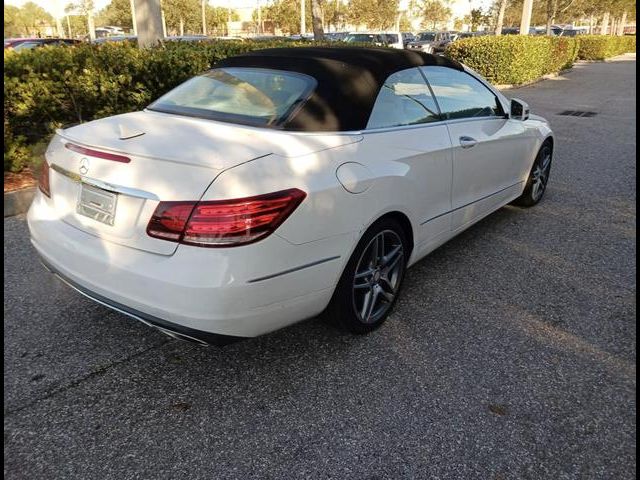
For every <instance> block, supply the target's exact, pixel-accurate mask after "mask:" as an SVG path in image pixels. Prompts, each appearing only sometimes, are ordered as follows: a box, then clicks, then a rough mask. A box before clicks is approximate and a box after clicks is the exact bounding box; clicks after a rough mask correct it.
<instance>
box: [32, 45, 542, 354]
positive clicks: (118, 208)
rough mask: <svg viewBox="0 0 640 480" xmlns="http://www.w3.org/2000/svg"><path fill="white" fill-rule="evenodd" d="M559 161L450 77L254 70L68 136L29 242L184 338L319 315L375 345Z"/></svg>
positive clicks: (52, 154)
mask: <svg viewBox="0 0 640 480" xmlns="http://www.w3.org/2000/svg"><path fill="white" fill-rule="evenodd" d="M553 142H554V140H553V137H552V132H551V130H550V128H549V125H548V124H547V122H546V121H545V120H544V119H542V118H540V117H536V116H533V115H529V109H528V107H527V106H526V104H525V103H524V102H521V101H518V100H511V101H509V100H507V99H506V98H505V97H504V96H503V95H502V94H501V93H500V92H498V91H496V90H495V89H494V88H493V87H492V86H491V85H489V84H488V83H487V82H486V81H484V80H483V79H482V78H480V77H479V76H478V75H477V74H475V73H474V72H473V71H471V70H470V69H468V68H466V67H464V66H463V65H460V64H458V63H456V62H454V61H451V60H448V59H445V58H443V57H436V56H432V55H428V54H425V53H422V52H410V51H406V50H393V49H361V48H346V47H345V48H296V49H269V50H262V51H255V52H249V53H246V54H244V55H241V56H237V57H231V58H227V59H225V60H222V61H221V62H219V63H218V64H217V65H216V66H215V68H213V69H212V70H211V71H209V72H207V73H205V74H203V75H200V76H198V77H195V78H193V79H191V80H189V81H187V82H185V83H184V84H182V85H180V86H178V87H177V88H175V89H174V90H172V91H170V92H169V93H167V94H166V95H164V96H163V97H161V98H160V99H158V100H157V101H156V102H154V103H152V104H151V105H150V106H149V107H148V108H146V109H145V110H144V111H141V112H135V113H128V114H124V115H118V116H114V117H110V118H104V119H101V120H96V121H93V122H89V123H85V124H82V125H78V126H75V127H72V128H69V129H66V130H60V131H58V133H57V135H55V137H54V138H53V140H52V141H51V144H50V145H49V147H48V149H47V152H46V163H45V165H44V169H43V176H42V179H41V183H40V192H39V193H38V194H37V195H36V197H35V199H34V201H33V204H32V206H31V208H30V210H29V214H28V224H29V229H30V232H31V239H32V242H33V245H34V246H35V248H36V250H37V251H38V253H39V254H40V255H41V257H42V260H43V263H44V264H45V265H46V266H47V267H48V268H49V269H50V270H51V271H52V272H54V273H55V274H56V275H57V276H59V277H60V278H62V279H63V280H64V281H65V282H67V283H68V284H69V285H71V286H72V287H74V288H76V289H77V290H79V291H80V292H82V293H83V294H84V295H86V296H87V297H89V298H92V299H93V300H96V301H97V302H100V303H102V304H104V305H106V306H108V307H111V308H114V309H115V310H118V311H120V312H122V313H124V314H127V315H129V316H131V317H133V318H136V319H138V320H140V321H142V322H144V323H146V324H148V325H152V326H155V327H156V328H158V329H160V330H162V331H163V332H165V333H167V334H170V335H172V336H176V337H179V338H183V339H188V340H192V341H197V342H200V343H225V342H228V341H233V340H236V339H238V338H242V337H253V336H256V335H261V334H264V333H267V332H270V331H273V330H276V329H278V328H281V327H284V326H286V325H290V324H292V323H294V322H297V321H299V320H302V319H305V318H310V317H313V316H316V315H318V314H320V313H321V312H325V313H326V315H327V316H328V317H330V318H331V319H333V320H334V321H335V322H337V323H339V324H340V325H342V326H343V327H344V328H346V329H348V330H350V331H352V332H356V333H364V332H369V331H371V330H373V329H375V328H376V327H378V326H380V325H381V324H382V323H383V322H384V320H385V319H386V317H387V315H388V314H389V311H390V309H391V308H392V306H393V304H394V302H395V301H396V299H397V298H398V294H399V293H400V288H401V285H402V279H403V277H404V274H405V271H406V268H407V267H410V266H411V265H413V264H414V263H416V262H417V261H418V260H420V259H421V258H422V257H424V256H425V255H426V254H428V253H429V252H431V251H432V250H434V249H435V248H436V247H438V246H439V245H441V244H443V243H444V242H446V241H447V240H449V239H450V238H452V237H453V236H455V235H456V234H458V233H460V232H461V231H462V230H464V229H466V228H468V227H469V226H470V225H472V224H474V223H475V222H477V221H478V220H480V219H481V218H483V217H485V216H486V215H488V214H490V213H491V212H493V211H495V210H496V209H499V208H500V207H502V206H504V205H506V204H508V203H511V202H515V203H516V204H518V205H523V206H531V205H535V204H536V203H537V202H539V201H540V199H541V198H542V196H543V194H544V191H545V187H546V185H547V180H548V178H549V170H550V167H551V157H552V151H553V147H554V143H553ZM87 328H91V326H90V325H87Z"/></svg>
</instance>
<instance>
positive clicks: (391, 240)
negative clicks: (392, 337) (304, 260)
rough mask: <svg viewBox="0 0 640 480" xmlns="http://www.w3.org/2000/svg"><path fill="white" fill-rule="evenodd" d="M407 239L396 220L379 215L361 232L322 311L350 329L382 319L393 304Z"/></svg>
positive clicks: (364, 327)
mask: <svg viewBox="0 0 640 480" xmlns="http://www.w3.org/2000/svg"><path fill="white" fill-rule="evenodd" d="M406 255H407V240H406V235H405V233H404V231H403V229H402V227H401V226H400V225H399V224H398V222H396V221H395V220H393V219H391V218H388V219H381V220H379V221H378V222H376V223H374V224H373V225H372V226H371V227H370V228H369V229H368V230H367V231H366V232H365V234H364V235H363V237H362V239H361V240H360V242H359V243H358V245H357V247H356V249H355V251H354V252H353V255H352V256H351V259H350V260H349V262H348V263H347V266H346V268H345V270H344V272H343V273H342V277H340V281H339V282H338V285H337V287H336V290H335V292H334V294H333V297H332V299H331V302H330V304H329V307H327V311H326V312H325V315H326V316H327V317H328V319H329V320H330V321H332V322H333V323H335V324H337V325H338V326H340V327H342V328H344V329H346V330H348V331H350V332H353V333H368V332H371V331H373V330H375V329H376V328H378V327H379V326H380V325H382V324H383V323H384V321H385V320H386V318H387V316H388V315H389V312H390V311H391V308H392V307H393V305H394V304H395V302H396V300H397V298H398V294H399V293H400V287H401V285H402V280H403V278H404V272H405V268H406V262H407V259H406Z"/></svg>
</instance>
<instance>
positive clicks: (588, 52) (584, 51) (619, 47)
mask: <svg viewBox="0 0 640 480" xmlns="http://www.w3.org/2000/svg"><path fill="white" fill-rule="evenodd" d="M635 51H636V37H635V36H625V37H610V36H605V35H584V36H581V37H580V51H579V52H578V58H580V59H581V60H604V59H605V58H609V57H613V56H615V55H620V54H621V53H627V52H635Z"/></svg>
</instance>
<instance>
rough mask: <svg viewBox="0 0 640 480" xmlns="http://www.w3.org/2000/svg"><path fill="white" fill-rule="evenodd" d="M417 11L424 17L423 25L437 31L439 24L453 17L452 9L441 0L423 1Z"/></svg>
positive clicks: (418, 5) (419, 3)
mask: <svg viewBox="0 0 640 480" xmlns="http://www.w3.org/2000/svg"><path fill="white" fill-rule="evenodd" d="M417 9H418V11H419V12H420V13H419V15H420V17H422V24H423V25H425V26H426V27H427V28H431V29H433V30H435V29H436V28H437V25H438V23H443V22H446V21H448V20H449V18H450V17H451V9H450V8H449V7H448V6H447V5H446V4H445V3H443V2H442V1H441V0H421V1H420V2H418V4H417Z"/></svg>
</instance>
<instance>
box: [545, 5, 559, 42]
mask: <svg viewBox="0 0 640 480" xmlns="http://www.w3.org/2000/svg"><path fill="white" fill-rule="evenodd" d="M557 14H558V0H547V35H551V26H552V25H553V22H554V21H555V19H556V15H557Z"/></svg>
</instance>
